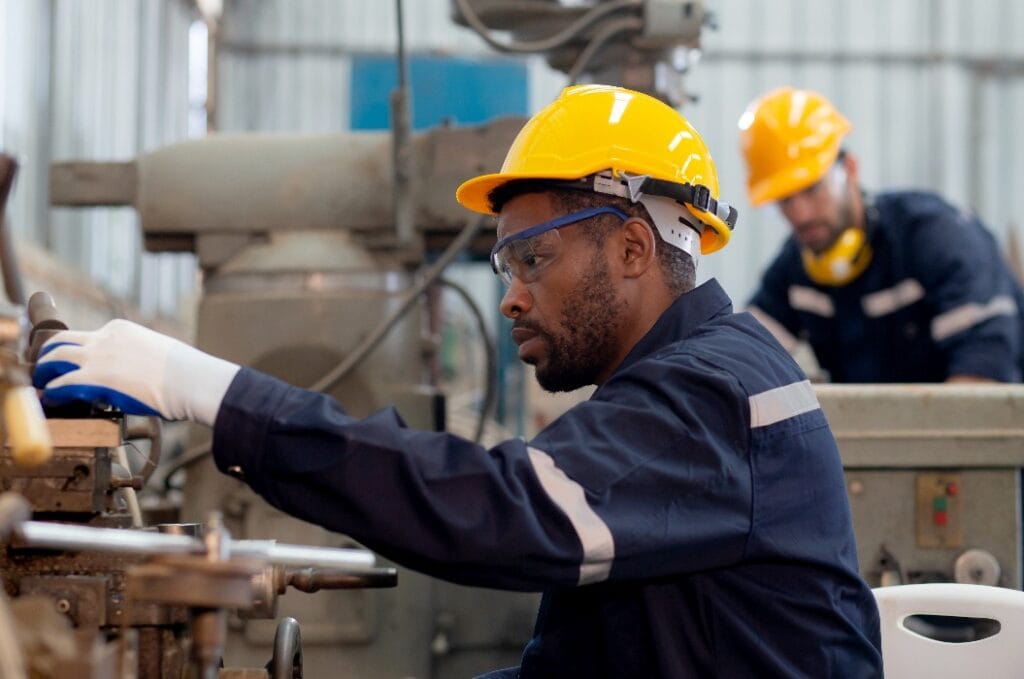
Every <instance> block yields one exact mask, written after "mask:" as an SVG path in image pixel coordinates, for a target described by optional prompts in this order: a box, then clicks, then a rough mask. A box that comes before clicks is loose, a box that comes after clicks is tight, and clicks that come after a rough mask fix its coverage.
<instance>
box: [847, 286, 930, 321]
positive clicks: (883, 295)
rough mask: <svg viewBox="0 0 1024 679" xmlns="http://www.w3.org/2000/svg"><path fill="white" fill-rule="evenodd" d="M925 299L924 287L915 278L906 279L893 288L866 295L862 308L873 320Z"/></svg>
mask: <svg viewBox="0 0 1024 679" xmlns="http://www.w3.org/2000/svg"><path fill="white" fill-rule="evenodd" d="M923 297H924V287H923V286H922V285H921V284H920V283H918V282H917V281H916V280H915V279H913V278H905V279H904V280H902V281H900V282H899V283H897V284H896V285H894V286H892V287H891V288H887V289H885V290H879V291H878V292H872V293H871V294H870V295H864V297H863V298H862V299H861V301H860V303H861V306H862V307H863V308H864V313H865V314H866V315H868V316H870V317H871V318H878V317H879V316H885V315H887V314H891V313H892V312H894V311H899V310H900V309H902V308H903V307H908V306H910V305H911V304H913V303H914V302H916V301H918V300H920V299H922V298H923Z"/></svg>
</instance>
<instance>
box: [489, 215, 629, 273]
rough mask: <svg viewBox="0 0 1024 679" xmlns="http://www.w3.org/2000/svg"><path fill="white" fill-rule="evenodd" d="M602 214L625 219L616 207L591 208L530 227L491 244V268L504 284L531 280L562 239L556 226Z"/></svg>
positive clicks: (550, 258)
mask: <svg viewBox="0 0 1024 679" xmlns="http://www.w3.org/2000/svg"><path fill="white" fill-rule="evenodd" d="M604 214H608V215H615V216H616V217H618V218H619V219H621V220H623V221H625V220H626V219H628V218H629V215H627V214H626V213H625V212H623V211H622V210H619V209H618V208H614V207H610V206H604V207H591V208H587V209H586V210H580V211H578V212H572V213H570V214H567V215H563V216H561V217H557V218H555V219H552V220H551V221H548V222H544V223H542V224H537V225H536V226H531V227H530V228H528V229H523V230H522V231H520V232H519V233H514V234H512V235H511V236H506V237H505V238H502V239H501V240H499V241H498V242H497V243H495V244H494V247H493V248H492V249H491V268H492V269H494V273H496V274H498V276H500V277H501V279H502V280H503V281H505V284H506V285H512V279H513V278H517V279H519V280H520V281H522V282H523V283H533V282H534V281H536V280H537V278H538V277H539V276H540V272H541V271H543V270H544V268H545V267H547V266H548V265H549V264H550V263H551V262H552V261H554V259H555V257H556V255H557V254H558V251H559V249H560V243H561V240H562V238H561V236H560V235H559V234H558V230H559V229H561V228H562V227H563V226H569V225H570V224H575V223H577V222H582V221H584V220H586V219H591V218H593V217H597V216H598V215H604Z"/></svg>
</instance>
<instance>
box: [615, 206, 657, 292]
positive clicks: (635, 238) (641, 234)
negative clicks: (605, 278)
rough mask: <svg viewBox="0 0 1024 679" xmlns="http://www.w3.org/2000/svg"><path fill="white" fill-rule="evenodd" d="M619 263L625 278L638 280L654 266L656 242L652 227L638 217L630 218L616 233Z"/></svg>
mask: <svg viewBox="0 0 1024 679" xmlns="http://www.w3.org/2000/svg"><path fill="white" fill-rule="evenodd" d="M618 236H619V238H617V239H616V241H617V244H618V246H619V249H618V255H619V263H620V265H621V266H622V274H623V276H624V277H626V278H638V277H640V276H641V275H642V274H643V273H644V272H646V271H647V270H648V269H649V268H651V266H653V265H654V264H655V260H656V259H657V255H658V253H657V241H656V240H655V238H654V227H653V226H651V225H650V224H648V223H647V221H646V220H643V219H640V218H639V217H630V218H629V219H627V220H626V222H625V223H624V224H623V225H622V228H621V229H620V230H619V231H618Z"/></svg>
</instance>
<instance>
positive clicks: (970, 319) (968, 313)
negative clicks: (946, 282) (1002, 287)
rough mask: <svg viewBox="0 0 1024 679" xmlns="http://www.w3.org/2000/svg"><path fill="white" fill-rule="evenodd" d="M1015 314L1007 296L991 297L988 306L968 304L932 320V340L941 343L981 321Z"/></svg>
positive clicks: (1014, 306)
mask: <svg viewBox="0 0 1024 679" xmlns="http://www.w3.org/2000/svg"><path fill="white" fill-rule="evenodd" d="M1016 313H1017V305H1016V304H1014V302H1013V298H1012V297H1010V296H1009V295H999V296H998V297H993V298H992V299H990V300H989V301H988V304H978V303H976V302H968V303H967V304H962V305H960V306H958V307H956V308H954V309H950V310H949V311H947V312H945V313H942V314H939V315H938V316H936V317H935V318H933V319H932V339H934V340H935V341H936V342H941V341H942V340H944V339H946V338H947V337H952V336H953V335H955V334H957V333H958V332H962V331H964V330H966V329H967V328H970V327H971V326H974V325H977V324H978V323H981V322H982V321H987V320H988V319H990V318H993V317H995V316H1013V315H1015V314H1016Z"/></svg>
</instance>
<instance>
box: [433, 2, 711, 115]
mask: <svg viewBox="0 0 1024 679" xmlns="http://www.w3.org/2000/svg"><path fill="white" fill-rule="evenodd" d="M452 19H453V20H454V21H455V22H456V23H460V24H462V25H464V26H469V27H470V28H472V29H473V30H474V31H475V32H476V33H477V34H478V35H479V36H480V37H481V38H483V40H484V41H485V42H486V43H487V44H488V45H490V46H491V47H493V48H495V49H496V50H498V51H501V52H510V53H519V54H521V53H541V54H544V55H545V56H546V58H547V61H548V63H549V64H550V65H551V67H552V68H555V69H557V70H559V71H563V72H565V73H566V74H567V75H568V76H569V83H570V84H576V83H580V82H599V83H605V84H614V85H621V86H623V87H627V88H629V89H632V90H638V91H640V92H645V93H647V94H650V95H652V96H655V97H658V98H659V99H661V100H663V101H665V102H666V103H668V104H669V105H671V106H680V105H682V104H683V103H685V102H686V101H687V100H688V99H690V98H692V95H690V94H688V93H687V92H686V91H685V90H684V89H683V84H682V76H683V75H684V74H685V73H686V72H687V71H688V70H689V69H690V67H691V66H693V65H694V64H695V63H696V60H697V58H698V57H699V55H700V35H701V30H702V29H703V28H704V27H705V26H709V27H714V25H715V24H714V16H713V14H712V13H711V12H709V11H708V10H707V9H706V8H705V6H704V2H703V0H594V1H592V2H588V3H578V2H576V3H572V4H568V3H562V2H559V1H558V0H526V1H522V0H452ZM494 31H507V32H508V34H509V37H507V38H505V37H498V36H496V35H495V34H494Z"/></svg>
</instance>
